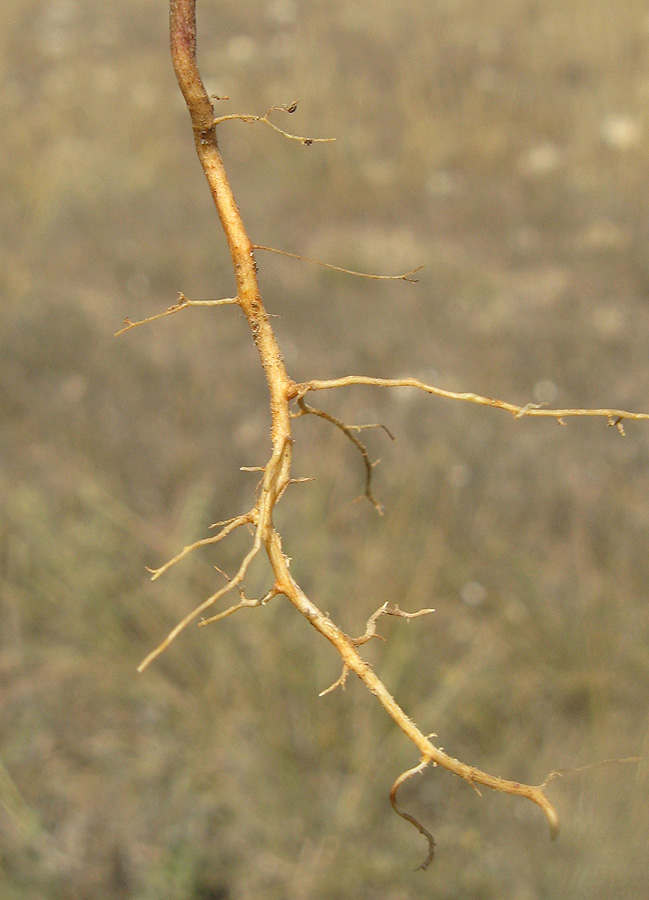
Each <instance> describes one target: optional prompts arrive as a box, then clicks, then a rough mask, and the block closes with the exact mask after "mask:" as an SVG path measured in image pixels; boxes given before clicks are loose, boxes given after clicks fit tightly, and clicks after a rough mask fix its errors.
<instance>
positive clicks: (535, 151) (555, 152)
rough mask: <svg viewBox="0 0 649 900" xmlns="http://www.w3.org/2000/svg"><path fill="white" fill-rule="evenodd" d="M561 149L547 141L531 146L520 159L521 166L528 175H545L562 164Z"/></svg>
mask: <svg viewBox="0 0 649 900" xmlns="http://www.w3.org/2000/svg"><path fill="white" fill-rule="evenodd" d="M561 158H562V154H561V150H560V149H559V148H558V147H557V146H556V144H553V143H551V142H550V141H545V142H543V143H542V144H536V145H535V146H534V147H531V148H530V149H529V150H528V151H527V153H525V154H524V155H523V156H522V157H521V159H520V160H519V168H520V170H521V171H522V172H523V173H524V174H526V175H545V173H546V172H552V171H553V170H554V169H556V168H557V167H558V166H559V165H561Z"/></svg>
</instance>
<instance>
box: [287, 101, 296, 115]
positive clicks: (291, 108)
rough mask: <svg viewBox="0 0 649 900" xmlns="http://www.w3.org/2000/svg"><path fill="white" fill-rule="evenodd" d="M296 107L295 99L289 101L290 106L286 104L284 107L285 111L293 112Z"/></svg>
mask: <svg viewBox="0 0 649 900" xmlns="http://www.w3.org/2000/svg"><path fill="white" fill-rule="evenodd" d="M296 109H297V100H296V101H295V103H291V105H290V106H287V107H286V112H287V113H294V112H295V110H296Z"/></svg>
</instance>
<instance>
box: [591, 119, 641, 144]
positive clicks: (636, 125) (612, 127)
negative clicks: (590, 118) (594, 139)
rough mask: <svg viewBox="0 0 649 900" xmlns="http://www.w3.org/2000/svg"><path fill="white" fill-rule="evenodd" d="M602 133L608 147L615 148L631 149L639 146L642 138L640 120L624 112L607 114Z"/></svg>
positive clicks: (601, 127)
mask: <svg viewBox="0 0 649 900" xmlns="http://www.w3.org/2000/svg"><path fill="white" fill-rule="evenodd" d="M600 134H601V136H602V140H603V141H604V143H605V144H606V146H607V147H612V148H613V149H614V150H630V149H631V148H633V147H637V146H638V144H639V143H640V140H641V138H642V125H641V124H640V120H639V119H637V118H634V117H633V116H628V115H625V114H623V113H620V114H615V113H614V114H612V115H610V116H607V117H606V118H605V119H604V121H603V122H602V124H601V125H600Z"/></svg>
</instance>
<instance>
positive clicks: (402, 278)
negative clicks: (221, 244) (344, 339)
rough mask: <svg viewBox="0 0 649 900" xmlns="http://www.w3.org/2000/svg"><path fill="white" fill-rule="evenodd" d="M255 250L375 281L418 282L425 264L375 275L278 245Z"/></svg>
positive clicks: (255, 248)
mask: <svg viewBox="0 0 649 900" xmlns="http://www.w3.org/2000/svg"><path fill="white" fill-rule="evenodd" d="M253 250H266V251H267V252H268V253H279V254H280V256H289V257H290V258H291V259H299V260H301V261H302V262H308V263H311V264H312V265H314V266H322V268H323V269H333V271H334V272H342V273H343V274H344V275H356V276H357V277H358V278H371V279H373V280H374V281H408V282H410V284H417V282H418V281H419V279H418V278H413V277H412V276H413V275H416V274H417V272H421V270H422V269H423V268H425V266H417V267H416V268H415V269H410V271H409V272H404V273H403V274H402V275H374V274H372V273H370V272H356V271H355V270H354V269H344V268H343V267H342V266H334V265H332V264H331V263H326V262H322V261H321V260H319V259H310V258H309V257H308V256H301V255H300V254H299V253H289V252H288V250H278V249H277V248H276V247H264V246H262V245H261V244H253Z"/></svg>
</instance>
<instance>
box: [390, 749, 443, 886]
mask: <svg viewBox="0 0 649 900" xmlns="http://www.w3.org/2000/svg"><path fill="white" fill-rule="evenodd" d="M428 762H429V760H428V759H426V758H425V757H424V758H423V759H422V761H421V762H420V763H419V765H418V766H415V767H414V768H412V769H408V770H407V771H406V772H402V773H401V775H399V777H398V778H397V779H396V781H395V782H394V784H393V785H392V787H391V788H390V803H391V805H392V809H393V810H394V811H395V813H396V814H397V815H398V816H401V818H402V819H405V820H406V822H410V824H411V825H414V826H415V828H416V829H417V831H418V832H419V833H420V834H422V835H423V836H424V837H425V838H426V840H427V841H428V853H427V854H426V858H425V859H424V861H423V862H422V864H421V865H420V866H417V868H416V870H415V871H417V872H418V871H420V870H423V869H427V868H428V866H429V865H430V864H431V863H432V861H433V859H434V857H435V838H434V837H433V835H432V834H431V833H430V831H429V830H428V829H427V828H425V827H424V826H423V825H422V824H421V822H420V821H419V820H418V819H416V818H415V817H414V816H413V815H411V814H410V813H407V812H404V811H403V810H402V809H399V806H398V805H397V791H398V790H399V788H400V787H401V785H402V784H403V783H404V781H407V780H408V779H409V778H412V776H413V775H419V774H420V773H421V772H423V771H424V769H425V768H426V766H427V765H428Z"/></svg>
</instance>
